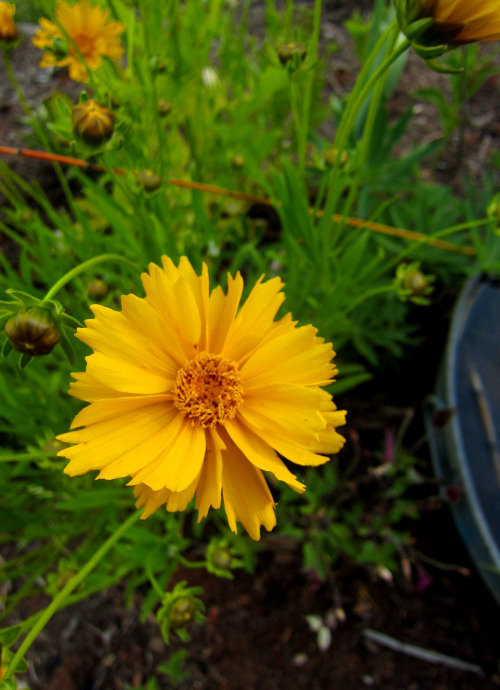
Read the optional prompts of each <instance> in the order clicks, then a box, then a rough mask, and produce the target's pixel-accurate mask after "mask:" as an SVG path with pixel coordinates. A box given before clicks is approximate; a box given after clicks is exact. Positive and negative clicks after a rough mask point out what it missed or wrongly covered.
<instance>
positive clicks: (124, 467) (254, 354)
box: [58, 257, 345, 539]
mask: <svg viewBox="0 0 500 690" xmlns="http://www.w3.org/2000/svg"><path fill="white" fill-rule="evenodd" d="M162 263H163V268H160V267H158V266H156V265H155V264H150V266H149V274H143V275H142V282H143V285H144V288H145V290H146V297H145V298H139V297H136V296H135V295H128V296H124V297H122V300H121V305H122V310H121V311H115V310H113V309H109V308H107V307H104V306H101V305H94V306H93V307H92V311H93V312H94V316H95V318H94V319H90V320H88V321H86V328H80V329H78V332H77V336H78V338H79V339H80V340H82V341H83V342H84V343H86V344H87V345H89V346H90V347H92V348H93V350H94V353H93V354H92V355H90V356H89V357H88V358H87V369H86V371H85V372H84V373H77V374H73V376H74V377H75V378H76V382H75V383H72V384H71V394H72V395H74V396H75V397H77V398H80V399H81V400H85V401H87V402H89V403H90V405H88V406H87V407H86V408H84V409H83V410H82V411H81V412H80V413H79V414H78V415H77V416H76V418H75V419H74V421H73V424H72V428H73V429H76V428H78V427H83V428H82V429H80V430H76V431H70V432H68V433H65V434H62V435H61V436H58V439H59V440H61V441H64V442H68V443H72V444H75V445H74V446H73V447H71V448H65V449H63V450H62V451H61V452H60V455H62V456H64V457H66V458H69V460H70V462H69V464H68V466H67V467H66V470H65V472H66V473H67V474H69V475H70V476H75V475H80V474H83V473H85V472H88V471H91V470H99V471H100V473H99V475H98V478H100V479H116V478H120V477H130V478H131V480H130V482H129V484H130V485H133V486H135V490H134V493H135V495H136V497H137V498H138V501H137V506H138V507H140V506H145V508H144V511H143V514H142V517H143V518H146V517H148V516H149V515H151V514H152V513H153V512H154V511H155V510H156V509H157V508H159V507H160V506H161V505H166V509H167V510H168V511H179V510H185V508H186V507H187V505H188V504H189V502H190V501H191V499H192V498H193V497H194V496H196V504H195V506H196V508H197V510H198V513H199V518H200V519H201V518H203V517H205V516H206V515H207V513H208V511H209V508H210V507H211V506H212V507H214V508H219V507H220V505H221V498H223V499H224V505H225V509H226V515H227V519H228V522H229V526H230V527H231V529H232V530H233V531H235V532H236V522H237V521H238V522H240V523H241V524H242V525H243V526H244V527H245V528H246V530H247V531H248V533H249V534H250V536H251V537H252V538H253V539H259V537H260V526H261V525H264V527H265V528H266V529H268V530H270V529H272V528H273V527H274V525H275V524H276V517H275V513H274V508H275V504H274V500H273V497H272V495H271V492H270V490H269V487H268V485H267V483H266V480H265V478H264V474H263V472H271V473H272V474H274V476H275V477H276V478H277V479H278V480H280V481H283V482H285V483H286V484H288V485H289V486H290V487H292V488H293V489H295V490H296V491H298V492H302V491H304V489H305V487H304V485H303V484H301V483H300V482H299V481H297V479H296V477H295V475H294V474H292V473H291V472H290V470H289V469H288V468H287V467H286V465H285V464H284V462H283V461H282V460H281V458H280V455H281V456H283V457H284V458H286V459H288V460H291V461H292V462H295V463H297V464H299V465H320V464H322V463H324V462H327V460H328V455H329V454H332V453H336V452H337V451H338V450H339V449H340V448H341V447H342V445H343V443H344V439H343V437H342V436H340V435H339V434H338V433H337V430H336V427H338V426H341V425H342V424H343V423H344V418H345V412H341V411H339V410H337V408H336V406H335V405H334V403H333V401H332V397H331V395H330V394H329V393H327V392H326V391H324V390H323V389H322V386H326V385H328V384H329V383H331V382H332V380H333V377H334V376H335V374H336V373H337V370H336V368H335V366H334V365H333V364H332V362H331V360H332V358H333V356H334V354H335V353H334V352H333V349H332V346H331V344H330V343H325V342H324V340H323V339H322V338H318V337H317V335H316V329H314V328H313V327H312V326H303V327H300V328H298V327H297V325H296V322H294V321H292V318H291V315H290V314H287V315H286V316H284V317H283V318H281V319H280V320H278V321H275V316H276V313H277V311H278V309H279V308H280V306H281V304H282V303H283V300H284V295H283V293H282V291H281V288H282V287H283V284H282V283H281V281H280V280H279V278H273V279H272V280H269V281H267V282H262V280H259V282H258V283H257V285H255V287H254V288H253V290H252V291H251V293H250V295H249V296H248V298H247V300H246V301H245V302H244V304H243V305H242V306H240V300H241V295H242V292H243V279H242V277H241V275H240V274H239V273H238V274H237V275H236V277H234V278H233V277H231V276H228V290H227V294H225V293H224V291H223V290H222V288H221V287H216V288H215V289H213V290H212V291H210V289H209V278H208V270H207V267H206V266H205V265H204V266H203V270H202V274H201V276H198V275H197V274H196V273H195V271H194V269H193V267H192V266H191V264H190V263H189V261H188V260H187V259H186V257H183V258H182V259H181V261H180V264H179V266H178V267H177V266H175V264H174V263H173V262H172V261H171V260H170V259H169V258H167V257H163V260H162ZM278 454H279V455H278Z"/></svg>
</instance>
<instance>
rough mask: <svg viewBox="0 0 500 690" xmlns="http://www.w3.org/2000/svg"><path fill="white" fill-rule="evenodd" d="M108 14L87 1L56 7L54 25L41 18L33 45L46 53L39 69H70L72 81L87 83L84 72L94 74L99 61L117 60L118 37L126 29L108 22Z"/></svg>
mask: <svg viewBox="0 0 500 690" xmlns="http://www.w3.org/2000/svg"><path fill="white" fill-rule="evenodd" d="M108 19H109V10H103V9H101V8H100V7H98V6H95V7H94V6H93V5H91V3H90V2H89V0H79V1H78V2H76V3H75V4H74V5H70V4H69V3H68V2H66V1H65V0H60V1H59V2H58V3H57V9H56V21H55V22H51V21H49V20H48V19H45V18H43V17H42V18H41V19H40V20H39V21H40V26H41V27H42V28H41V29H39V30H38V31H37V32H36V34H35V36H34V38H33V43H34V45H35V46H36V47H37V48H41V49H42V50H45V51H46V52H45V53H44V54H43V57H42V60H41V62H40V67H50V66H52V65H57V66H58V67H69V76H70V78H71V79H74V80H75V81H88V73H87V70H88V69H91V70H96V69H98V68H99V67H100V66H101V64H102V58H103V57H108V58H110V59H111V60H119V59H120V58H121V56H122V54H123V48H122V46H121V43H120V39H119V35H120V34H122V33H123V32H124V31H125V25H124V24H122V23H121V22H117V21H108Z"/></svg>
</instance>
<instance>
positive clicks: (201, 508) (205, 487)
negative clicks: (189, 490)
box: [196, 429, 226, 522]
mask: <svg viewBox="0 0 500 690" xmlns="http://www.w3.org/2000/svg"><path fill="white" fill-rule="evenodd" d="M225 448H226V446H225V445H224V443H223V441H222V439H221V438H220V436H219V435H218V434H217V432H215V431H213V430H211V429H208V430H207V452H206V455H205V460H204V461H203V468H202V470H201V474H200V479H199V482H198V487H197V489H196V509H197V510H198V522H199V521H200V520H201V519H202V518H204V517H205V516H206V515H207V513H208V511H209V509H210V507H213V508H216V509H217V508H220V503H221V491H222V451H223V450H225Z"/></svg>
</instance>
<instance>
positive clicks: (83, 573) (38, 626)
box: [4, 510, 141, 680]
mask: <svg viewBox="0 0 500 690" xmlns="http://www.w3.org/2000/svg"><path fill="white" fill-rule="evenodd" d="M140 516H141V511H139V510H137V511H135V512H134V513H132V515H131V516H130V517H129V518H128V520H126V521H125V522H124V523H122V524H121V525H120V526H119V527H118V529H117V530H116V531H115V532H113V534H112V535H111V536H110V537H109V539H107V540H106V541H105V542H104V544H103V545H102V546H101V547H100V548H99V549H98V550H97V551H96V552H95V554H94V555H93V556H92V558H91V559H90V560H89V561H88V562H87V563H86V564H85V565H84V566H83V568H82V569H81V570H80V571H79V572H78V573H77V574H76V575H75V576H74V577H73V578H71V580H70V581H69V582H68V584H67V585H66V586H65V587H64V588H63V589H62V590H61V591H60V592H59V594H57V595H56V596H55V597H54V598H53V599H52V602H51V603H50V604H49V606H48V607H47V608H46V609H45V611H44V612H43V614H42V615H41V616H40V618H39V619H38V620H37V622H36V623H35V625H34V626H33V627H32V628H31V630H30V632H29V633H28V634H27V635H26V637H25V638H24V640H23V642H22V644H21V646H20V647H19V649H18V650H17V652H16V653H15V655H14V657H13V658H12V661H11V662H10V664H9V666H8V668H7V671H6V672H5V676H4V680H8V679H9V678H11V677H12V675H13V673H14V672H15V670H16V668H17V665H18V664H19V662H20V661H21V659H22V658H23V657H24V655H25V654H26V652H27V651H28V649H29V648H30V647H31V645H32V643H33V642H34V641H35V639H36V637H37V636H38V635H39V633H40V632H41V631H42V630H43V628H44V627H45V626H46V625H47V623H48V622H49V620H50V619H51V618H52V616H53V615H54V614H55V613H56V612H57V610H58V609H59V608H61V606H62V604H63V602H64V601H65V599H66V598H67V597H68V596H69V595H70V594H71V592H72V591H73V590H74V589H75V588H76V587H78V585H79V584H80V583H81V582H83V580H84V579H85V578H86V577H87V575H88V574H89V573H90V572H91V571H92V570H93V569H94V568H95V567H96V565H97V564H98V563H99V561H101V560H102V559H103V558H104V556H105V555H106V554H107V552H108V551H109V550H110V549H111V547H112V546H114V544H115V543H116V542H117V541H118V540H119V539H120V538H121V537H122V535H123V534H124V533H125V532H126V531H127V530H128V529H129V528H130V527H132V525H133V524H134V523H136V522H137V520H138V519H139V518H140Z"/></svg>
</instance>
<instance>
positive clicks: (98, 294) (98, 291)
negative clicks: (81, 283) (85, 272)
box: [87, 278, 108, 300]
mask: <svg viewBox="0 0 500 690" xmlns="http://www.w3.org/2000/svg"><path fill="white" fill-rule="evenodd" d="M107 294H108V286H107V285H106V283H105V282H104V280H101V279H100V278H95V279H94V280H89V282H88V283H87V295H88V296H89V297H90V299H95V300H101V299H104V298H105V297H106V295H107Z"/></svg>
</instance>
